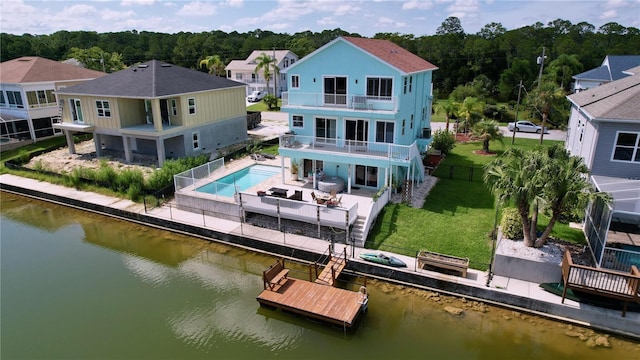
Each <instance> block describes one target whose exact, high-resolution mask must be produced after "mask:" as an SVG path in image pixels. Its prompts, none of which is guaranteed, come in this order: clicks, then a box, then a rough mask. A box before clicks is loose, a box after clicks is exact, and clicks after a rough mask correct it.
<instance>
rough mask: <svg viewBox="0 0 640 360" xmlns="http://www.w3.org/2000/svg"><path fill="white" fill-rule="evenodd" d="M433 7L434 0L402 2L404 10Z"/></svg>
mask: <svg viewBox="0 0 640 360" xmlns="http://www.w3.org/2000/svg"><path fill="white" fill-rule="evenodd" d="M432 7H433V2H432V1H423V0H410V1H405V2H404V4H402V10H429V9H431V8H432Z"/></svg>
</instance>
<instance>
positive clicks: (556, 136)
mask: <svg viewBox="0 0 640 360" xmlns="http://www.w3.org/2000/svg"><path fill="white" fill-rule="evenodd" d="M445 126H446V123H443V122H432V123H431V129H432V130H434V131H435V130H439V129H444V128H445ZM449 129H452V127H451V125H450V127H449ZM500 131H501V132H502V135H503V136H504V138H505V141H506V139H511V137H512V136H513V133H512V132H511V131H509V129H507V127H506V126H500ZM515 135H516V139H519V138H522V139H540V134H534V133H524V132H517V133H515ZM543 139H545V140H556V141H565V140H566V139H567V132H566V131H562V130H549V132H548V133H545V134H544V136H543Z"/></svg>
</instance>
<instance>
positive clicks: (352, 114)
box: [279, 37, 437, 193]
mask: <svg viewBox="0 0 640 360" xmlns="http://www.w3.org/2000/svg"><path fill="white" fill-rule="evenodd" d="M436 69H437V67H436V66H435V65H433V64H431V63H429V62H428V61H426V60H424V59H422V58H420V57H419V56H417V55H415V54H412V53H411V52H409V51H407V50H405V49H404V48H402V47H400V46H398V45H396V44H394V43H392V42H390V41H387V40H379V39H366V38H356V37H338V38H336V39H334V40H333V41H331V42H329V43H327V44H326V45H324V46H323V47H321V48H319V49H317V50H316V51H314V52H313V53H311V54H309V55H307V56H306V57H304V58H303V59H302V60H300V61H298V62H296V63H295V64H293V65H292V66H290V67H289V68H288V69H287V70H286V72H287V81H288V82H289V83H288V88H289V91H288V92H285V93H283V94H282V111H283V112H286V113H288V116H289V129H290V131H289V132H288V133H287V134H284V135H282V136H281V137H280V149H279V151H280V155H282V156H283V157H288V158H289V159H290V160H291V163H292V164H295V165H297V166H293V167H294V168H297V169H299V171H298V175H297V177H298V178H300V179H302V178H303V177H308V178H309V179H312V180H313V181H314V185H316V184H317V183H316V181H317V175H318V174H322V175H325V176H331V177H336V178H340V179H342V180H343V181H344V184H345V186H344V191H346V192H348V193H350V192H351V189H353V188H364V189H371V190H377V189H382V188H384V187H387V186H390V187H394V188H399V187H405V186H408V185H411V184H415V182H420V181H423V180H424V167H423V163H422V153H424V152H425V150H426V149H427V146H428V145H429V143H430V142H431V125H430V122H431V109H432V99H433V95H432V94H433V85H432V73H433V71H434V70H436Z"/></svg>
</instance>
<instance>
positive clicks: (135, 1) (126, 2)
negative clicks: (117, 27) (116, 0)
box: [120, 0, 155, 6]
mask: <svg viewBox="0 0 640 360" xmlns="http://www.w3.org/2000/svg"><path fill="white" fill-rule="evenodd" d="M154 2H155V0H122V1H120V5H122V6H136V5H142V6H145V5H153V3H154Z"/></svg>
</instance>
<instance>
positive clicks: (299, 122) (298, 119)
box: [291, 115, 304, 128]
mask: <svg viewBox="0 0 640 360" xmlns="http://www.w3.org/2000/svg"><path fill="white" fill-rule="evenodd" d="M291 119H292V125H293V127H298V128H301V127H304V117H303V116H302V115H293V116H292V117H291Z"/></svg>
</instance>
